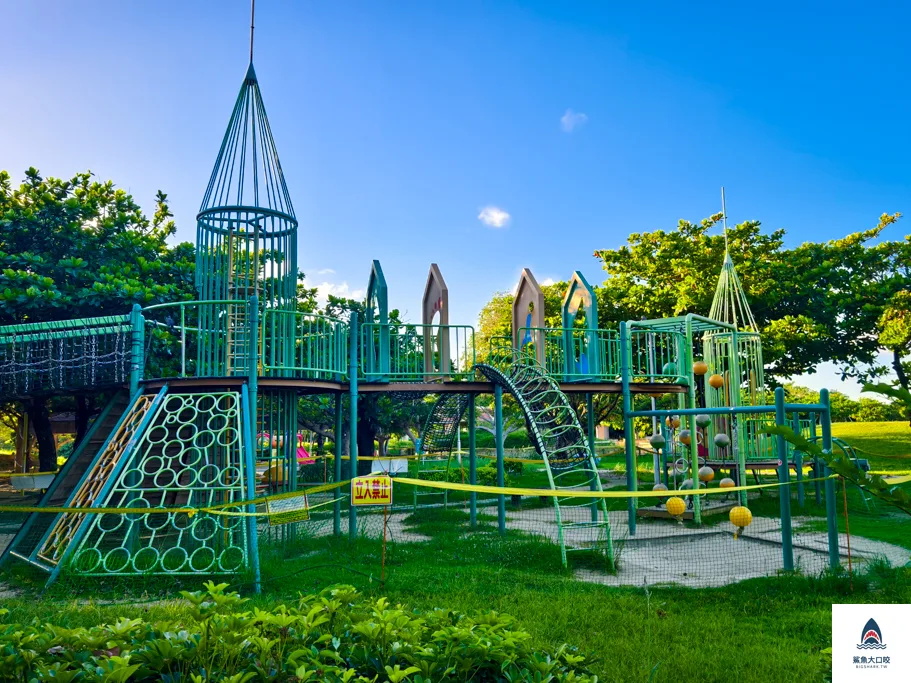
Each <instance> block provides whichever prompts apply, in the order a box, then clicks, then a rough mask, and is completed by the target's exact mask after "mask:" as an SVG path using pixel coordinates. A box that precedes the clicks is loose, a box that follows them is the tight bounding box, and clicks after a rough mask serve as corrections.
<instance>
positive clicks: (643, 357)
mask: <svg viewBox="0 0 911 683" xmlns="http://www.w3.org/2000/svg"><path fill="white" fill-rule="evenodd" d="M686 345H687V339H686V334H684V333H683V332H674V331H669V330H655V331H653V330H638V329H632V330H630V332H629V348H628V349H627V353H628V354H629V368H630V380H631V381H633V382H658V383H660V382H673V383H679V384H686V383H687V381H688V379H687V378H688V370H689V369H688V368H687V367H685V365H686V357H687V356H686ZM618 348H619V341H618ZM618 362H619V360H618ZM618 374H619V373H618Z"/></svg>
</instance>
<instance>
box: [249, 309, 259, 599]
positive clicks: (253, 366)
mask: <svg viewBox="0 0 911 683" xmlns="http://www.w3.org/2000/svg"><path fill="white" fill-rule="evenodd" d="M247 320H248V321H249V322H250V334H249V335H248V338H249V342H248V343H249V348H248V349H247V388H248V396H247V424H248V425H249V430H250V431H249V435H248V438H247V442H248V446H247V449H246V450H247V453H246V457H247V487H248V488H249V489H250V494H251V495H253V496H255V495H256V493H255V492H256V433H257V428H256V418H257V391H258V389H259V387H258V382H259V376H258V374H257V371H258V368H259V357H258V353H259V334H257V330H258V329H259V298H258V297H257V296H256V295H255V294H254V295H253V296H251V297H250V298H249V300H248V301H247ZM247 512H256V506H255V505H250V506H249V508H248V510H247ZM247 519H248V520H249V521H248V522H247V523H248V524H249V525H250V526H249V533H250V555H251V556H252V561H253V582H254V586H253V589H254V592H256V593H259V592H260V583H259V582H260V576H259V537H258V533H259V532H258V530H257V527H256V517H252V516H251V517H248V518H247Z"/></svg>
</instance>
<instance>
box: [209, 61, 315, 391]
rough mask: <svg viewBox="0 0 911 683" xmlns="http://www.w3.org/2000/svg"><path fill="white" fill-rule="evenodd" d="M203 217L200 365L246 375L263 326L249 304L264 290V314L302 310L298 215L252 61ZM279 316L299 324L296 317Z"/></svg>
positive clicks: (260, 299)
mask: <svg viewBox="0 0 911 683" xmlns="http://www.w3.org/2000/svg"><path fill="white" fill-rule="evenodd" d="M196 220H197V224H196V225H197V227H196V244H197V249H196V287H197V290H198V292H199V299H200V300H201V301H206V302H211V305H204V306H201V307H200V311H199V329H200V332H203V331H205V334H204V335H201V336H203V337H204V338H205V340H204V341H203V340H201V341H203V343H201V344H199V348H198V354H199V359H198V360H199V364H200V367H203V366H205V367H208V368H210V370H213V369H214V370H217V371H216V372H210V374H222V375H238V374H246V373H247V372H248V368H247V358H248V356H249V352H248V348H249V344H250V340H249V335H250V334H255V331H254V329H253V327H252V326H251V322H252V321H249V320H247V319H246V318H247V317H248V316H249V309H248V307H246V306H244V305H242V304H241V302H245V301H247V300H249V299H250V297H253V296H256V297H257V299H258V301H259V309H260V311H261V312H264V311H269V310H274V311H294V310H295V307H296V294H297V276H298V270H297V219H296V218H295V216H294V208H293V206H292V205H291V197H290V195H289V193H288V187H287V185H286V184H285V177H284V174H283V172H282V167H281V162H280V161H279V158H278V151H277V149H276V146H275V141H274V139H273V137H272V130H271V128H270V126H269V120H268V118H267V116H266V108H265V105H264V104H263V99H262V93H261V92H260V88H259V82H258V81H257V78H256V72H255V71H254V69H253V64H252V63H251V64H250V66H249V68H248V69H247V73H246V76H245V77H244V82H243V85H242V86H241V89H240V92H239V93H238V95H237V100H236V102H235V104H234V110H233V111H232V113H231V119H230V121H229V122H228V127H227V130H226V131H225V136H224V139H223V140H222V143H221V148H220V149H219V152H218V158H217V160H216V162H215V167H214V168H213V169H212V175H211V177H210V179H209V185H208V187H207V188H206V193H205V196H204V197H203V201H202V205H201V206H200V210H199V213H198V214H197V216H196ZM277 320H286V321H287V323H288V324H289V325H292V326H293V319H292V318H291V316H288V317H279V318H278V319H277ZM278 332H279V335H278V336H279V337H283V336H284V335H283V334H281V331H278ZM213 365H215V366H217V367H216V368H212V366H213Z"/></svg>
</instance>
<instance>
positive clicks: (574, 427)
mask: <svg viewBox="0 0 911 683" xmlns="http://www.w3.org/2000/svg"><path fill="white" fill-rule="evenodd" d="M475 370H476V371H477V372H479V373H481V374H482V375H483V376H484V377H486V378H487V379H488V380H489V381H490V382H492V383H493V384H494V385H495V386H497V387H499V388H501V389H502V390H504V391H506V392H508V393H509V394H510V395H512V396H513V398H514V399H515V400H516V403H517V404H518V405H519V407H520V408H521V410H522V413H523V415H524V416H525V421H526V425H527V427H528V434H529V437H530V438H531V441H532V443H533V444H534V446H535V450H537V452H538V454H539V455H540V456H541V458H542V459H543V460H544V467H545V470H546V472H547V477H548V482H549V483H550V488H551V490H553V491H559V490H567V489H576V490H578V489H579V488H582V487H588V488H589V489H591V490H593V491H601V490H602V487H601V479H600V477H599V476H598V469H597V464H596V462H595V458H594V452H593V450H592V448H591V447H590V444H589V443H588V438H587V437H586V435H585V431H584V430H583V428H582V425H581V424H580V423H579V418H578V416H577V415H576V411H575V410H574V409H573V407H572V406H571V405H570V403H569V401H568V399H567V397H566V394H564V393H563V392H562V391H561V390H560V388H559V387H558V385H557V384H556V382H554V380H553V379H551V378H550V377H548V376H547V375H546V374H545V373H544V370H543V368H541V367H540V366H539V365H538V364H537V363H534V362H532V361H531V359H529V358H526V357H522V358H520V359H515V360H514V361H513V362H512V363H511V364H510V365H509V367H508V368H507V369H506V370H505V371H503V370H500V369H498V368H496V367H494V366H492V365H488V364H485V363H479V364H477V365H475ZM470 400H471V399H470V397H469V396H468V395H467V394H444V395H443V396H441V397H440V398H439V399H438V400H437V401H436V403H435V404H434V406H433V409H432V410H431V413H430V415H429V416H428V418H427V421H426V422H425V424H424V428H423V430H422V432H421V440H420V448H419V450H420V452H421V453H425V454H440V455H442V454H448V455H449V457H450V458H451V453H452V447H453V443H454V441H455V437H456V434H457V432H458V428H459V423H460V422H461V419H462V416H463V415H464V413H465V410H466V409H467V407H468V404H469V402H470ZM553 501H554V513H555V516H556V527H557V539H558V542H559V545H560V555H561V559H562V561H563V565H564V566H567V552H572V551H578V550H588V551H596V552H601V553H603V554H604V556H605V557H606V559H607V562H608V566H609V567H610V568H613V566H614V560H615V556H614V547H613V539H612V536H611V528H610V519H609V515H608V510H607V503H606V501H605V499H603V498H601V499H598V500H596V501H594V502H584V503H581V504H580V503H579V499H574V498H567V497H563V498H561V497H560V496H553Z"/></svg>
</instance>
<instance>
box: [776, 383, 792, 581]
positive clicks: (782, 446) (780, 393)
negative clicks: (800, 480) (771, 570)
mask: <svg viewBox="0 0 911 683" xmlns="http://www.w3.org/2000/svg"><path fill="white" fill-rule="evenodd" d="M775 424H776V425H779V426H785V425H787V418H786V416H785V411H784V388H783V387H777V388H776V389H775ZM776 440H777V442H778V460H779V462H780V463H781V464H780V465H779V466H778V480H779V482H780V483H781V486H779V488H778V502H779V509H780V511H781V559H782V562H783V565H784V569H785V571H792V570H793V569H794V545H793V540H792V538H791V487H790V486H789V483H788V482H789V480H790V467H789V466H788V445H787V442H786V441H785V440H784V437H783V436H777V437H776Z"/></svg>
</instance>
